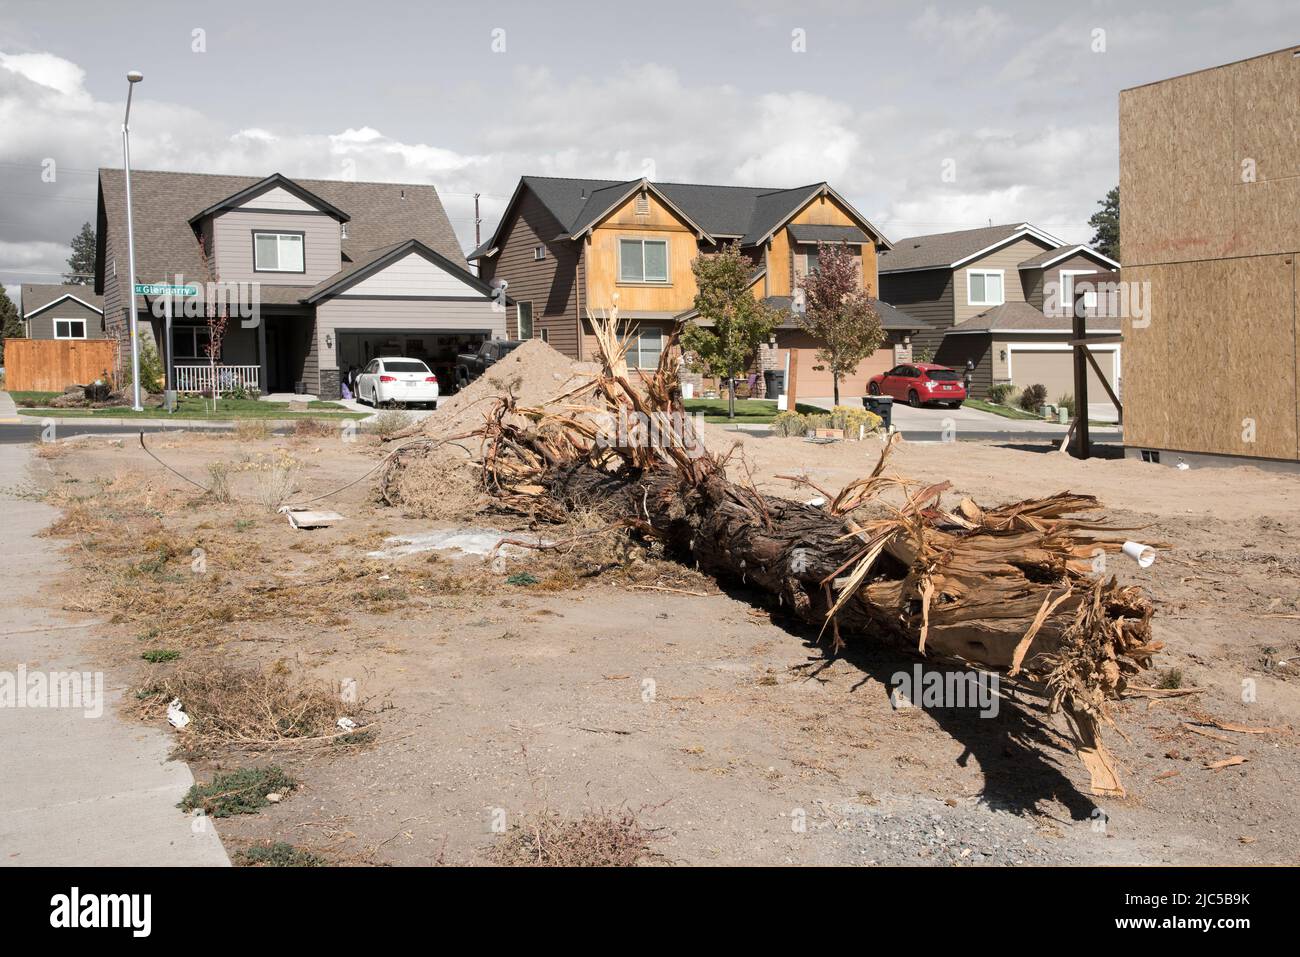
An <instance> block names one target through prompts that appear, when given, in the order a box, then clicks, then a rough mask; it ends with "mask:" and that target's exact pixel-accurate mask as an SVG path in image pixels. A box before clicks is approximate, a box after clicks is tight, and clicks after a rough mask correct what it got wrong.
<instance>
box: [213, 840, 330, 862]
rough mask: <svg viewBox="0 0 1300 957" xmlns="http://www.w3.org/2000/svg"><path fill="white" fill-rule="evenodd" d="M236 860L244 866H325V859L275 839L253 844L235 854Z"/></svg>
mask: <svg viewBox="0 0 1300 957" xmlns="http://www.w3.org/2000/svg"><path fill="white" fill-rule="evenodd" d="M235 858H236V861H237V862H238V863H239V864H242V865H243V866H245V867H325V866H326V865H325V859H324V858H323V857H319V856H318V855H316V854H313V853H312V852H311V851H304V850H302V849H301V848H297V847H294V846H293V845H292V844H286V843H285V842H284V841H276V842H275V843H274V844H269V845H268V844H255V845H254V846H252V847H249V848H245V849H244V850H242V851H240V852H239V853H238V854H237V855H235Z"/></svg>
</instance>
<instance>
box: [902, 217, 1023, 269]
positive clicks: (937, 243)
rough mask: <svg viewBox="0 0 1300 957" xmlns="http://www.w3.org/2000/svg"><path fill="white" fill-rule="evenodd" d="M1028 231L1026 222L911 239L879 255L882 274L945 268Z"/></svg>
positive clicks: (910, 237) (903, 240)
mask: <svg viewBox="0 0 1300 957" xmlns="http://www.w3.org/2000/svg"><path fill="white" fill-rule="evenodd" d="M1023 229H1025V224H1024V223H1007V224H1005V225H1002V226H985V227H982V228H980V229H961V230H957V231H956V232H951V233H932V234H930V235H928V236H909V237H908V238H906V239H900V240H898V241H897V242H895V243H894V248H893V249H890V250H887V251H885V252H883V253H881V254H880V272H881V273H882V274H883V273H889V272H898V271H901V270H905V269H944V268H946V267H948V266H951V265H952V264H953V263H955V262H960V261H961V260H963V259H965V258H966V257H967V256H973V255H974V254H975V253H977V252H979V251H980V250H981V249H987V248H988V247H989V246H993V245H995V244H997V243H1000V242H1003V241H1005V240H1007V239H1010V238H1011V237H1012V236H1014V235H1015V234H1016V233H1018V232H1020V231H1021V230H1023Z"/></svg>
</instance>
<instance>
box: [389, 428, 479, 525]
mask: <svg viewBox="0 0 1300 957" xmlns="http://www.w3.org/2000/svg"><path fill="white" fill-rule="evenodd" d="M467 461H468V459H467V454H466V451H465V450H462V449H460V448H458V447H455V446H444V447H443V448H440V449H436V450H434V451H432V452H428V453H427V454H426V456H425V462H426V466H425V467H424V468H407V469H400V470H398V471H396V472H394V473H393V475H392V479H393V480H392V483H391V485H389V487H388V488H387V489H386V490H385V493H386V495H387V498H388V500H389V501H391V502H394V503H397V504H399V505H400V506H401V508H402V511H403V513H404V514H406V515H408V516H410V517H411V518H428V519H433V520H436V521H464V520H465V519H466V518H468V517H469V516H472V515H475V514H477V513H478V512H480V511H482V510H483V508H484V507H485V506H486V505H487V503H488V500H487V496H486V495H485V494H484V492H483V489H482V487H481V485H480V483H479V478H478V475H477V473H476V472H475V471H472V470H471V469H470V467H469V466H468V464H467ZM382 497H383V495H382V494H381V499H382Z"/></svg>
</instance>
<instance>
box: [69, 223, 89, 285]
mask: <svg viewBox="0 0 1300 957" xmlns="http://www.w3.org/2000/svg"><path fill="white" fill-rule="evenodd" d="M63 281H64V282H66V283H73V284H75V285H78V286H89V285H90V284H91V283H93V282H94V281H95V227H94V226H92V225H90V223H83V224H82V227H81V232H79V233H77V235H76V236H74V237H72V255H71V256H69V257H68V272H66V273H64V275H63Z"/></svg>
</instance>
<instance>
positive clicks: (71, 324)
mask: <svg viewBox="0 0 1300 957" xmlns="http://www.w3.org/2000/svg"><path fill="white" fill-rule="evenodd" d="M54 338H55V339H84V338H86V320H85V319H55V320H54Z"/></svg>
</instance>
